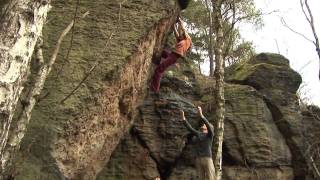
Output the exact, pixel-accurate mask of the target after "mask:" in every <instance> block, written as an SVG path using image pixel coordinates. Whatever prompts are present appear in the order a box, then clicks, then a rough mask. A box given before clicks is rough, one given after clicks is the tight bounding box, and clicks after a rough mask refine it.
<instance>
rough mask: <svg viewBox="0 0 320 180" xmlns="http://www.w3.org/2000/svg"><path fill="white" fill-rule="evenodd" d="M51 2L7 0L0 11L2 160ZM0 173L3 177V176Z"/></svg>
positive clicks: (0, 139) (0, 146) (43, 0)
mask: <svg viewBox="0 0 320 180" xmlns="http://www.w3.org/2000/svg"><path fill="white" fill-rule="evenodd" d="M49 4H50V0H39V1H33V0H7V1H6V3H5V4H2V3H1V7H2V9H1V10H0V11H1V12H0V13H1V14H0V77H1V78H0V128H1V129H0V158H1V172H2V171H3V170H4V168H5V165H6V161H4V159H3V156H4V154H3V153H4V148H5V146H6V144H7V141H8V137H9V135H10V133H11V132H10V131H9V130H10V125H11V121H12V117H13V114H14V112H15V108H16V105H17V101H18V99H19V96H20V94H21V92H22V89H23V82H24V81H25V80H26V77H27V72H28V69H29V64H30V61H31V56H32V54H33V50H34V47H35V44H36V42H37V39H38V37H39V36H40V35H41V32H42V27H43V25H44V22H45V20H46V16H47V13H48V11H49V9H50V5H49ZM1 172H0V174H1Z"/></svg>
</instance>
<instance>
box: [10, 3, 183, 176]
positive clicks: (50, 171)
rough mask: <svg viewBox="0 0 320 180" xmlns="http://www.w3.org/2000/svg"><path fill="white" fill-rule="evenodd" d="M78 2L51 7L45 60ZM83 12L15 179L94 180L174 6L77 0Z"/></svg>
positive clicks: (131, 114)
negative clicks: (86, 14) (87, 13)
mask: <svg viewBox="0 0 320 180" xmlns="http://www.w3.org/2000/svg"><path fill="white" fill-rule="evenodd" d="M120 3H122V4H121V5H120ZM76 4H77V1H69V0H68V1H65V0H57V1H54V2H53V3H52V6H53V8H52V11H51V13H50V14H49V22H48V25H47V26H46V27H45V31H44V42H45V43H46V46H47V51H46V54H47V55H46V56H49V55H50V54H51V52H52V49H53V47H54V45H55V42H56V40H57V38H58V36H59V35H60V32H61V31H62V30H63V29H64V28H65V26H66V25H67V24H69V22H70V21H71V20H72V19H73V17H74V12H75V10H76ZM85 11H90V15H89V16H88V17H87V18H86V19H85V20H79V19H78V20H77V21H76V25H75V29H74V33H73V35H71V34H70V36H68V38H66V39H65V42H64V43H63V44H62V47H61V49H62V50H61V52H60V54H59V57H58V58H59V59H58V60H57V63H56V64H55V66H54V69H53V71H52V73H51V75H50V77H48V80H47V82H46V85H45V88H44V92H43V96H44V98H43V99H41V98H40V99H41V101H40V102H39V103H38V105H37V106H36V108H35V109H34V111H33V113H32V119H31V124H30V126H29V131H28V134H27V135H26V137H25V138H24V140H23V145H22V147H21V153H20V155H21V156H22V157H21V158H20V159H18V160H17V162H16V164H19V166H18V168H17V169H16V170H15V172H14V173H15V176H16V179H28V178H29V177H30V178H31V179H61V178H64V177H66V178H68V179H94V178H95V176H96V174H97V173H98V172H99V171H100V169H101V168H102V167H103V165H104V164H105V163H106V162H107V161H108V159H109V157H110V155H111V153H112V152H113V150H114V149H115V148H116V146H117V144H118V142H119V140H120V138H121V137H123V135H124V134H125V133H126V132H127V130H128V128H129V127H130V125H131V123H132V120H133V119H134V118H135V116H136V114H137V109H136V106H137V105H138V104H139V100H141V99H142V97H143V96H144V92H145V89H146V86H147V84H148V83H147V80H148V78H149V76H150V69H152V66H151V58H152V56H153V55H154V54H157V53H159V52H160V51H159V50H160V49H161V46H162V45H163V44H164V40H165V38H166V37H167V34H168V33H169V30H170V27H171V25H172V24H173V23H174V21H175V19H176V16H177V12H178V8H177V6H176V4H175V1H173V0H172V1H167V0H159V1H151V0H138V1H122V0H116V1H104V0H98V1H81V2H80V3H79V6H78V15H79V14H82V13H83V12H85ZM111 35H112V36H111ZM110 36H111V38H110V39H109V37H110ZM71 37H73V39H72V40H73V43H72V47H70V42H71ZM69 48H70V52H68V51H69ZM68 53H69V55H68ZM66 57H68V58H66ZM92 67H95V69H94V70H93V71H92V72H91V73H90V75H89V77H88V78H87V79H86V80H85V81H84V82H83V83H82V84H81V85H80V86H79V88H78V89H77V90H76V91H75V92H74V93H73V94H72V95H71V96H70V97H69V98H68V99H66V100H65V101H63V102H62V100H63V99H64V98H65V97H67V96H68V94H69V93H70V92H72V90H73V89H75V87H77V86H78V84H79V83H80V82H81V81H82V80H83V79H84V78H85V77H86V76H87V73H88V72H89V71H90V69H91V68H92ZM26 154H27V156H26Z"/></svg>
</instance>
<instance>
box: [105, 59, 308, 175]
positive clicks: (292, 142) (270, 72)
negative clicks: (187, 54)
mask: <svg viewBox="0 0 320 180" xmlns="http://www.w3.org/2000/svg"><path fill="white" fill-rule="evenodd" d="M180 65H182V66H183V67H182V68H181V67H180V68H177V67H173V68H172V69H170V70H169V71H168V72H167V74H166V76H165V78H164V79H163V81H162V84H161V85H162V87H161V92H162V93H161V98H162V99H164V100H165V101H164V102H165V103H160V102H159V100H158V99H157V98H156V97H154V96H152V95H150V96H148V97H147V98H146V99H145V101H144V102H143V103H142V105H141V106H140V108H139V109H140V116H138V117H137V119H136V121H135V123H134V125H133V129H132V130H133V131H135V132H136V134H133V135H132V136H133V137H138V139H139V140H140V142H141V145H142V146H143V147H145V148H147V149H148V152H149V155H150V157H151V158H152V159H154V160H155V162H156V163H157V170H158V172H159V174H160V176H161V177H162V178H163V179H170V180H178V179H185V180H191V179H197V175H196V170H195V162H194V160H195V154H194V152H193V149H194V147H193V146H194V145H193V144H191V143H189V140H188V133H187V131H186V130H185V128H184V127H183V126H182V124H181V123H179V122H178V121H177V119H179V114H178V113H177V109H178V108H183V109H185V111H186V114H187V115H188V117H187V118H188V119H189V120H190V121H191V123H192V125H194V126H195V127H198V126H199V119H198V117H197V114H196V109H195V105H193V104H197V103H198V102H199V101H202V102H204V103H206V104H207V105H205V107H206V108H205V112H206V114H205V115H206V116H207V117H208V119H209V121H211V122H213V121H214V118H213V117H214V114H213V111H212V106H214V103H213V96H212V95H211V94H210V93H211V92H212V86H213V85H214V83H213V82H212V81H210V80H208V79H206V78H203V77H201V76H198V75H195V74H193V73H190V72H192V69H191V70H190V67H189V70H188V68H186V66H185V65H186V63H185V62H180ZM265 67H267V68H265ZM230 69H233V70H232V71H230V72H229V73H228V75H227V79H228V81H229V84H226V87H225V98H226V115H225V136H224V140H225V141H224V144H223V162H224V166H223V179H228V180H229V179H230V180H233V179H239V180H240V179H241V180H246V179H248V180H249V179H263V180H269V179H276V180H293V179H304V178H305V176H306V171H305V167H306V163H305V161H304V157H303V156H302V154H301V152H302V150H303V148H304V143H303V142H302V141H301V140H302V136H301V135H302V131H301V125H302V124H301V121H302V119H301V115H300V113H299V107H298V105H297V101H296V96H295V94H294V93H295V91H296V90H297V88H298V86H299V83H300V82H301V78H300V76H299V75H298V74H297V73H296V72H294V71H293V70H292V69H290V67H289V63H288V60H286V59H285V58H284V57H283V56H280V55H275V54H260V55H258V56H256V57H254V58H253V59H251V60H250V61H249V62H246V63H243V64H241V65H239V66H236V67H230ZM248 69H250V71H248V72H247V70H248ZM239 74H240V75H241V76H240V77H241V78H237V77H239ZM283 74H286V76H287V79H286V80H285V79H282V77H283V76H282V75H283ZM266 76H268V78H266ZM194 77H195V78H194ZM204 79H205V80H204ZM287 81H294V82H287ZM204 82H207V83H209V84H203V83H204ZM251 82H254V83H251ZM277 83H284V84H279V85H277ZM201 86H202V88H201ZM257 87H259V88H257ZM278 100H281V101H278ZM285 100H286V103H284V101H285ZM161 102H162V101H161ZM117 154H122V153H119V152H117V151H116V152H114V155H115V156H112V158H111V159H110V161H109V163H108V164H107V165H106V168H105V169H104V171H103V172H107V171H108V173H111V172H110V171H109V170H110V167H111V166H112V164H114V162H118V160H117V159H118V158H121V156H117ZM294 156H297V157H294ZM118 165H119V166H121V167H123V168H124V169H125V168H127V167H128V164H124V163H120V164H118ZM149 168H150V171H154V169H153V168H154V167H152V166H150V167H149ZM108 169H109V170H108ZM116 172H117V171H116V170H114V171H113V172H112V173H116ZM108 173H107V174H108ZM121 173H123V174H122V175H125V174H126V172H122V171H121ZM108 177H111V176H108ZM141 179H148V178H144V177H141Z"/></svg>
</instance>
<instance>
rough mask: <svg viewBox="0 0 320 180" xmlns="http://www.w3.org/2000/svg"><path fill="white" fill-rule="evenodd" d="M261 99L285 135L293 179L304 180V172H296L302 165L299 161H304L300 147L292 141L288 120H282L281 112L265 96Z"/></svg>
mask: <svg viewBox="0 0 320 180" xmlns="http://www.w3.org/2000/svg"><path fill="white" fill-rule="evenodd" d="M263 99H264V101H265V103H266V105H267V107H268V108H269V110H270V112H271V114H272V118H273V120H274V122H275V125H276V126H277V127H278V129H279V131H280V133H281V134H282V135H283V136H284V137H285V141H286V143H287V145H288V147H289V148H290V151H291V153H292V166H293V169H294V179H295V180H304V179H305V178H306V177H305V173H303V174H304V175H301V173H298V174H297V172H299V171H301V166H302V165H301V163H303V164H305V166H306V162H305V159H304V155H303V152H301V147H298V145H297V144H296V143H295V142H293V138H292V136H294V134H293V132H292V130H291V129H290V128H289V127H290V124H289V123H288V121H285V120H283V114H282V113H281V111H280V109H279V108H278V107H277V106H276V105H275V104H274V103H272V102H271V101H270V100H269V99H267V98H263Z"/></svg>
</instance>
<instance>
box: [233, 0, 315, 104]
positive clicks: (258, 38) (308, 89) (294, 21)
mask: <svg viewBox="0 0 320 180" xmlns="http://www.w3.org/2000/svg"><path fill="white" fill-rule="evenodd" d="M255 2H256V6H257V7H258V8H260V9H261V10H262V11H263V12H264V13H269V12H272V11H275V10H276V11H277V12H274V13H272V14H269V15H265V16H264V17H263V19H264V24H265V25H264V27H263V28H262V29H260V30H255V29H254V28H253V27H252V26H250V25H246V24H240V25H239V26H240V30H241V34H242V36H243V37H244V38H245V39H246V40H249V41H252V42H253V44H254V45H255V47H256V50H257V52H258V53H259V52H274V53H280V54H282V55H284V56H285V57H287V58H288V59H289V60H290V65H291V67H292V68H293V69H294V70H296V71H297V72H299V73H300V74H301V75H302V80H303V84H302V86H303V87H301V95H302V97H303V98H305V99H306V100H307V101H309V102H310V103H313V104H316V105H318V106H320V81H319V79H318V72H319V59H318V56H317V53H316V51H315V46H314V45H313V44H312V43H311V42H309V41H307V40H305V39H304V38H303V37H301V36H299V35H297V34H296V33H294V32H292V31H290V30H289V29H288V28H286V27H285V26H284V25H283V24H282V23H281V18H284V20H285V21H286V23H287V25H288V26H290V27H291V28H292V29H294V30H295V31H297V32H300V33H302V34H304V35H305V36H307V37H308V38H309V39H311V40H313V39H314V37H313V35H312V31H311V28H310V26H309V24H308V22H307V20H306V19H305V17H304V15H303V12H302V10H301V7H300V1H299V0H281V1H276V0H255ZM308 2H309V5H310V7H311V10H312V13H313V16H314V20H315V28H316V30H317V34H318V36H319V35H320V1H319V0H309V1H308Z"/></svg>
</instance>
